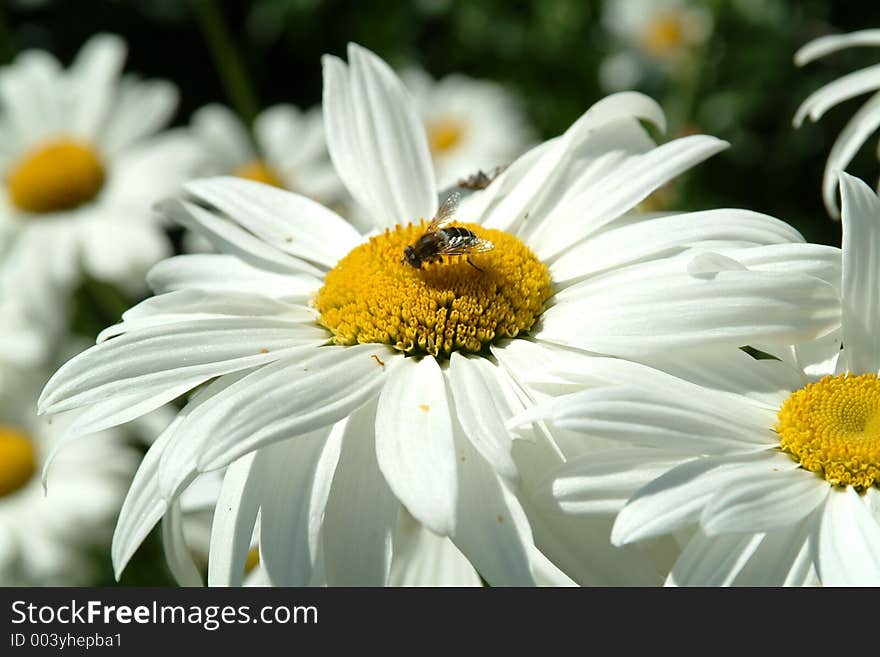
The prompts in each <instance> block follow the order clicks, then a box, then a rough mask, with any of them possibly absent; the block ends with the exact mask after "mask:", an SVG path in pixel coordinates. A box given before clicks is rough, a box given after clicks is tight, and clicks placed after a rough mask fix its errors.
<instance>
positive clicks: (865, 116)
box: [794, 29, 880, 219]
mask: <svg viewBox="0 0 880 657" xmlns="http://www.w3.org/2000/svg"><path fill="white" fill-rule="evenodd" d="M855 46H880V29H874V30H860V31H858V32H850V33H849V34H835V35H829V36H823V37H819V38H818V39H814V40H813V41H810V42H809V43H808V44H806V45H805V46H803V47H802V48H801V49H800V50H798V51H797V52H796V53H795V56H794V61H795V64H797V65H798V66H804V65H805V64H808V63H810V62H812V61H814V60H816V59H819V58H820V57H825V56H826V55H830V54H831V53H834V52H837V51H838V50H843V49H844V48H852V47H855ZM869 92H875V93H874V95H872V96H871V97H870V98H869V99H868V100H867V102H865V104H864V105H862V106H861V107H860V108H859V110H858V111H857V112H856V113H855V114H854V115H853V117H852V118H851V119H850V120H849V123H847V124H846V126H845V127H844V128H843V130H841V132H840V135H838V137H837V139H836V140H835V142H834V145H833V146H832V147H831V152H830V153H829V154H828V160H827V162H826V163H825V173H824V174H823V176H822V199H823V200H824V202H825V208H826V209H827V210H828V214H830V215H831V216H832V217H833V218H835V219H836V218H838V217H840V209H839V208H838V207H837V172H838V171H842V170H844V169H846V167H847V166H849V163H850V162H852V159H853V157H855V155H856V153H857V152H858V151H859V149H860V148H861V147H862V145H863V144H864V143H865V141H867V139H868V137H870V136H871V134H873V133H874V132H876V130H877V128H878V127H880V64H874V65H872V66H868V67H866V68H863V69H861V70H859V71H855V72H853V73H849V74H847V75H844V76H843V77H842V78H839V79H837V80H835V81H834V82H831V83H829V84H826V85H825V86H823V87H821V88H820V89H817V90H816V91H814V92H813V93H812V94H810V95H809V96H808V97H807V98H806V100H804V102H803V103H801V106H800V107H798V110H797V112H796V113H795V116H794V126H795V127H796V128H799V127H800V126H801V124H802V123H803V121H804V119H805V118H806V117H808V116H809V117H810V120H812V121H818V120H819V119H821V118H822V116H823V115H824V114H825V112H827V111H828V110H829V109H831V108H832V107H834V106H835V105H838V104H839V103H842V102H844V101H846V100H849V99H850V98H854V97H856V96H860V95H862V94H866V93H869Z"/></svg>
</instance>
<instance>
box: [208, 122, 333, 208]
mask: <svg viewBox="0 0 880 657" xmlns="http://www.w3.org/2000/svg"><path fill="white" fill-rule="evenodd" d="M192 132H193V135H194V136H195V139H196V141H197V143H198V144H199V147H200V148H201V151H202V154H203V158H204V159H203V161H202V162H201V164H200V166H199V168H198V169H197V173H198V175H200V176H207V175H218V174H219V175H231V176H238V177H241V178H247V179H249V180H256V181H257V182H261V183H265V184H267V185H274V186H276V187H283V188H284V189H289V190H291V191H294V192H297V193H299V194H302V195H304V196H308V197H310V198H313V199H315V200H318V201H321V202H323V203H325V204H329V203H332V202H335V201H337V200H339V198H340V197H341V196H342V195H343V193H344V188H343V186H342V182H341V181H340V180H339V176H337V175H336V170H335V169H334V168H333V164H332V163H331V162H330V156H329V155H328V153H327V143H326V140H325V138H324V125H323V117H322V114H321V108H319V107H316V108H312V109H310V110H308V111H305V112H304V111H302V110H300V109H299V108H297V107H294V106H293V105H275V106H273V107H270V108H268V109H265V110H263V112H261V113H260V114H259V115H258V116H257V118H256V119H255V120H254V125H253V137H254V138H253V141H252V140H251V137H250V135H249V133H248V129H247V127H246V126H245V125H244V124H243V123H242V122H241V120H240V119H239V118H238V117H237V116H236V115H235V114H234V113H233V112H232V111H231V110H229V109H228V108H226V107H224V106H222V105H208V106H206V107H203V108H201V109H200V110H198V111H197V112H196V113H195V114H194V115H193V118H192Z"/></svg>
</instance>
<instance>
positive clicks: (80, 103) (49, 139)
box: [0, 35, 195, 285]
mask: <svg viewBox="0 0 880 657" xmlns="http://www.w3.org/2000/svg"><path fill="white" fill-rule="evenodd" d="M124 58H125V45H124V43H123V42H122V40H121V39H119V38H118V37H115V36H111V35H98V36H95V37H93V38H92V39H90V40H89V41H88V42H87V43H86V44H85V45H84V46H83V47H82V49H81V50H80V52H79V54H78V55H77V57H76V59H75V61H74V62H73V64H72V65H71V66H70V68H68V69H66V70H64V69H62V68H61V65H60V64H59V63H58V61H57V60H56V59H55V58H54V57H53V56H52V55H50V54H49V53H47V52H44V51H28V52H25V53H22V54H21V55H20V56H18V57H17V58H16V59H15V61H14V62H13V63H12V64H10V65H9V66H7V67H4V68H3V69H2V70H0V99H2V110H0V167H2V170H3V173H4V176H3V185H2V187H0V227H3V228H5V229H13V230H14V231H15V232H17V233H20V235H19V236H18V237H17V238H16V239H17V241H18V244H19V248H25V247H31V248H36V249H38V251H39V253H40V255H41V257H42V258H43V260H44V261H45V262H46V263H48V265H47V266H51V267H52V269H53V271H52V274H53V277H54V279H55V280H56V281H57V282H59V283H61V284H72V283H75V282H76V280H77V279H78V276H79V274H80V273H81V270H85V271H86V272H88V273H89V274H90V275H92V276H95V277H97V278H100V279H104V280H108V281H111V282H116V283H120V284H123V285H142V284H143V276H144V274H145V272H146V270H147V269H148V268H149V267H150V266H151V265H152V264H154V263H155V262H157V261H158V260H160V259H162V258H164V257H166V256H167V255H169V253H170V246H169V244H168V242H167V239H166V237H165V235H164V232H163V230H162V228H161V226H160V225H159V223H158V221H157V218H156V217H155V215H153V214H152V212H151V204H152V202H153V201H154V200H155V198H156V195H159V196H160V197H161V196H162V195H167V194H171V193H174V191H175V190H176V189H177V185H178V183H179V182H181V181H182V180H183V179H185V178H186V177H187V175H186V174H187V172H188V171H189V169H190V167H191V166H192V164H193V160H192V157H193V156H194V154H195V153H194V151H193V149H192V148H191V145H190V144H189V141H188V139H186V138H184V136H183V135H181V134H165V135H157V134H156V133H157V132H158V131H159V130H161V129H162V127H163V126H165V125H166V124H167V123H168V121H169V119H170V118H171V115H172V113H173V111H174V108H175V106H176V103H177V92H176V90H175V89H174V87H173V86H172V85H171V84H170V83H168V82H165V81H156V80H151V81H144V80H139V79H137V78H135V77H134V76H124V77H121V78H120V70H121V68H122V64H123V60H124Z"/></svg>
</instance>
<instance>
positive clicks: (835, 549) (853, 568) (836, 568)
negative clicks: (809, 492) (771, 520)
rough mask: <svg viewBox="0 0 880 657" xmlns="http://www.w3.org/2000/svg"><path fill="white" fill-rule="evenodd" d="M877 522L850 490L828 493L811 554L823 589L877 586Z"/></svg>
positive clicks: (879, 560) (879, 562) (879, 572)
mask: <svg viewBox="0 0 880 657" xmlns="http://www.w3.org/2000/svg"><path fill="white" fill-rule="evenodd" d="M878 545H880V522H878V519H877V515H876V514H875V513H872V512H871V510H870V509H869V508H868V505H867V504H865V503H864V502H863V501H862V499H861V498H860V496H859V494H858V493H856V492H855V491H854V490H853V489H852V487H850V486H847V487H846V488H844V489H842V490H831V491H830V494H829V495H828V499H827V500H826V502H825V508H824V511H823V513H822V514H821V519H820V521H819V522H817V523H816V530H815V534H814V536H813V550H814V553H815V559H816V569H817V571H818V573H819V577H820V578H821V580H822V584H824V585H825V586H880V553H878V551H877V546H878Z"/></svg>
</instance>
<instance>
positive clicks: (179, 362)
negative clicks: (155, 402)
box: [39, 317, 326, 413]
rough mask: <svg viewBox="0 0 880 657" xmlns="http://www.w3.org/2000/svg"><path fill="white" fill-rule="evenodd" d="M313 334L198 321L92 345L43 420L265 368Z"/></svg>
mask: <svg viewBox="0 0 880 657" xmlns="http://www.w3.org/2000/svg"><path fill="white" fill-rule="evenodd" d="M324 341H326V338H324V339H321V335H320V333H319V332H317V331H316V330H315V328H313V327H307V326H306V325H297V324H295V323H291V322H290V321H289V320H279V319H277V318H269V317H262V318H260V317H254V318H249V317H230V318H225V319H220V320H215V319H208V320H195V321H189V322H180V323H174V324H167V325H164V326H157V327H154V328H148V329H144V330H142V331H138V332H137V333H128V334H126V335H121V336H119V337H117V338H114V339H112V340H108V341H107V342H103V343H101V344H99V345H95V346H94V347H92V348H91V349H88V350H87V351H85V352H83V353H81V354H79V355H78V356H77V357H75V358H73V359H72V360H70V361H68V362H67V363H66V364H65V365H64V366H63V367H62V368H61V369H59V370H58V372H56V373H55V375H54V376H53V377H52V378H51V379H50V380H49V382H48V383H47V384H46V388H45V390H44V391H43V394H42V395H41V397H40V402H39V407H40V409H41V412H42V413H47V412H48V413H56V412H58V411H62V410H66V409H69V408H75V407H77V406H83V405H86V404H92V403H95V402H101V401H103V400H105V399H107V397H108V396H109V395H116V394H131V393H133V392H136V391H137V392H141V393H144V395H145V396H149V395H152V394H156V393H157V392H159V391H161V390H166V389H169V388H178V387H180V386H183V385H184V384H188V385H189V387H191V388H192V387H195V386H196V385H198V384H199V383H201V382H203V381H206V380H208V379H210V378H212V377H215V376H219V375H221V374H226V373H228V372H234V371H236V370H241V369H246V368H249V367H254V366H256V365H261V364H265V363H270V362H272V361H274V360H277V359H279V358H281V357H283V356H284V355H286V354H288V353H291V352H292V351H294V350H296V349H302V348H304V347H303V345H309V344H310V343H311V344H312V345H315V344H320V343H321V342H324Z"/></svg>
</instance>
